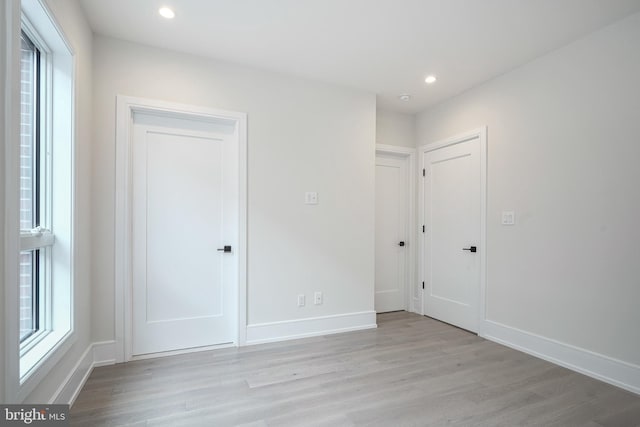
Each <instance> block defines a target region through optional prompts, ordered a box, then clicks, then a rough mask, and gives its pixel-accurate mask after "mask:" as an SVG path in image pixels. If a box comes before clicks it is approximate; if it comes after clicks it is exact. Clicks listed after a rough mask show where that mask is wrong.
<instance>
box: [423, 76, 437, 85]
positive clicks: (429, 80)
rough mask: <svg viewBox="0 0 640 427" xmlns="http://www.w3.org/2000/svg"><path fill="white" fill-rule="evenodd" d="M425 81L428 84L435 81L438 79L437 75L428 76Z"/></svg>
mask: <svg viewBox="0 0 640 427" xmlns="http://www.w3.org/2000/svg"><path fill="white" fill-rule="evenodd" d="M424 81H425V82H426V83H427V84H431V83H434V82H435V81H436V76H427V78H426V79H424Z"/></svg>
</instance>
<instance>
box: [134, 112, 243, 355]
mask: <svg viewBox="0 0 640 427" xmlns="http://www.w3.org/2000/svg"><path fill="white" fill-rule="evenodd" d="M233 132H234V130H233V129H225V128H224V126H221V125H216V124H214V123H207V122H203V121H198V120H197V119H195V118H192V119H184V118H183V119H180V118H169V117H159V116H153V115H151V114H149V115H147V114H135V115H134V124H133V133H132V135H133V140H132V147H133V148H132V183H133V184H132V185H133V187H132V190H133V191H132V201H131V203H132V219H133V221H132V279H133V292H132V311H133V313H132V332H133V335H132V353H133V355H141V354H149V353H157V352H165V351H174V350H182V349H188V348H194V347H203V346H210V345H216V344H223V343H230V342H233V341H234V332H235V328H236V319H237V316H236V305H237V304H236V303H235V302H237V301H236V292H237V281H238V277H237V258H238V257H237V255H236V253H235V252H234V249H235V248H236V247H237V242H238V235H237V230H238V147H237V143H236V140H235V139H234V138H232V137H231V136H230V135H231V134H232V133H233ZM224 246H231V252H224V251H219V250H218V249H219V248H224Z"/></svg>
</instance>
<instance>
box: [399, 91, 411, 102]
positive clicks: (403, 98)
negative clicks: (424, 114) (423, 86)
mask: <svg viewBox="0 0 640 427" xmlns="http://www.w3.org/2000/svg"><path fill="white" fill-rule="evenodd" d="M398 98H399V99H400V101H408V100H410V99H411V95H408V94H406V93H403V94H402V95H400V96H398Z"/></svg>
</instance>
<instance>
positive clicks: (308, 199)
mask: <svg viewBox="0 0 640 427" xmlns="http://www.w3.org/2000/svg"><path fill="white" fill-rule="evenodd" d="M304 203H305V204H306V205H317V204H318V193H316V192H315V191H307V192H306V193H304Z"/></svg>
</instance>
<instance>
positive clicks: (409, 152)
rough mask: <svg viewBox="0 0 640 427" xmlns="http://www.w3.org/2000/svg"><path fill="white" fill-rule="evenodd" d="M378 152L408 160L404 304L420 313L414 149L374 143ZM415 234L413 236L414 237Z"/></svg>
mask: <svg viewBox="0 0 640 427" xmlns="http://www.w3.org/2000/svg"><path fill="white" fill-rule="evenodd" d="M378 154H390V155H394V156H398V157H405V158H408V162H409V197H408V199H409V200H408V204H409V222H408V226H409V227H408V228H409V233H408V234H407V237H408V239H410V240H409V241H408V242H407V249H408V250H409V257H408V267H407V270H408V275H407V278H408V280H407V285H408V286H407V289H405V306H406V307H407V311H411V312H413V313H422V300H420V301H417V300H416V299H415V298H414V297H413V296H414V295H415V293H416V292H415V287H416V286H417V283H418V282H417V277H416V255H417V247H418V245H417V242H419V241H420V240H419V239H418V235H416V234H414V233H413V232H411V230H416V229H417V226H416V205H415V203H416V202H415V199H416V197H415V196H416V183H415V180H414V179H413V177H414V176H416V149H415V148H408V147H398V146H395V145H386V144H376V155H378ZM414 236H415V238H414Z"/></svg>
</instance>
